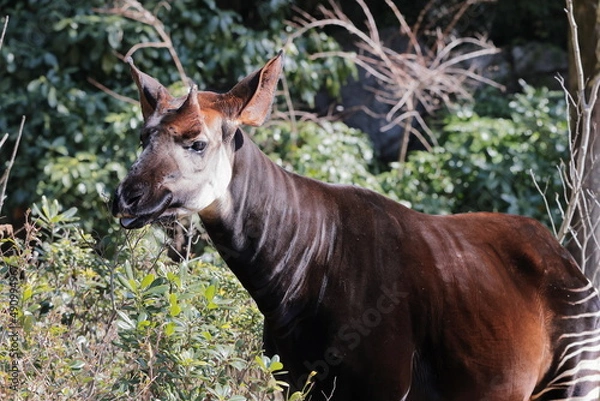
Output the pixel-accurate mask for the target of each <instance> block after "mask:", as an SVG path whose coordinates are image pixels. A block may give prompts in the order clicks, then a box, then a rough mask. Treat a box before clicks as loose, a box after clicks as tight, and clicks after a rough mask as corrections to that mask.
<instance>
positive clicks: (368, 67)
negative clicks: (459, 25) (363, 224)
mask: <svg viewBox="0 0 600 401" xmlns="http://www.w3.org/2000/svg"><path fill="white" fill-rule="evenodd" d="M355 1H356V3H357V4H358V5H359V6H360V7H361V9H362V12H363V14H364V16H365V21H364V24H365V26H366V28H365V29H360V28H358V27H357V26H356V25H355V24H354V22H353V21H352V20H351V19H350V18H349V17H348V16H347V15H346V14H344V13H343V11H342V10H341V8H340V6H339V5H338V4H337V3H335V2H334V1H333V0H330V2H329V5H330V7H329V8H325V7H320V8H319V10H320V12H321V13H322V15H323V17H322V18H320V19H317V18H315V17H312V16H310V15H308V14H306V13H299V15H298V16H297V17H296V19H295V20H294V22H293V23H295V28H296V31H295V32H294V33H293V34H292V35H291V36H290V37H289V39H288V41H293V40H294V39H295V38H297V37H298V36H300V35H303V34H304V33H305V32H307V31H308V30H310V29H314V28H323V27H327V26H338V27H341V28H343V29H344V30H346V31H347V32H348V33H349V34H350V35H351V36H353V37H354V38H355V40H356V47H357V49H358V54H355V53H349V52H343V51H338V52H326V53H317V54H315V55H313V57H329V56H337V57H343V58H346V59H348V60H351V61H353V62H354V63H355V64H356V65H358V66H360V67H362V68H363V69H364V70H365V71H366V72H367V73H368V74H370V75H371V76H373V77H374V78H375V80H376V81H377V82H378V85H379V86H380V87H381V89H373V91H374V93H375V95H376V99H377V100H378V101H380V102H381V103H385V104H388V105H390V106H391V107H390V109H389V110H388V111H387V114H385V118H386V119H387V121H389V123H388V124H386V126H385V127H384V128H383V129H382V131H385V130H387V129H389V128H391V127H392V126H394V125H397V124H400V123H402V124H403V125H404V127H405V130H404V133H405V138H404V139H403V140H402V142H401V144H400V150H399V155H398V158H399V160H400V161H401V162H402V161H404V159H405V158H406V153H407V145H408V138H409V136H410V135H416V137H417V138H418V139H419V141H421V142H422V143H423V145H425V146H426V147H427V146H429V143H431V142H430V141H428V140H426V139H425V136H424V135H421V134H419V130H417V129H416V128H415V127H413V121H414V120H415V119H416V120H417V122H418V123H419V124H418V126H419V127H420V130H422V131H424V132H425V133H426V134H427V136H429V138H430V140H431V141H433V142H434V143H435V138H434V136H433V133H432V132H431V130H430V129H429V128H428V127H427V124H426V123H425V122H424V120H423V119H422V118H421V116H420V115H419V113H418V111H417V109H418V108H419V107H422V108H423V109H424V110H425V111H426V112H427V113H430V114H431V113H433V112H435V111H436V110H437V109H439V108H440V107H442V106H444V105H446V106H448V105H450V104H451V102H452V101H453V99H455V98H469V97H470V93H469V91H468V90H467V89H466V85H467V84H470V83H483V84H488V85H493V86H496V87H500V88H502V86H501V85H498V84H497V83H495V82H494V81H492V80H491V79H489V78H486V77H483V76H481V75H480V74H479V73H478V72H477V71H475V69H474V68H473V67H463V66H462V65H464V63H465V62H468V61H471V60H473V59H475V58H478V57H482V56H486V55H491V54H494V53H497V52H498V49H496V48H495V47H494V46H493V45H492V44H491V43H489V42H487V40H486V39H485V38H481V37H479V38H449V39H448V38H446V37H442V36H441V35H440V34H441V31H440V30H438V33H437V35H436V36H434V43H433V44H432V43H431V41H429V42H430V43H423V44H421V43H420V42H419V41H418V39H417V38H418V37H420V35H421V36H422V33H421V32H419V31H417V30H416V29H415V28H411V27H410V26H409V25H408V24H407V22H406V20H405V18H404V16H403V15H402V13H401V12H400V11H399V10H398V8H397V7H396V5H395V4H394V2H393V1H391V0H385V2H386V4H387V6H388V7H389V8H390V10H391V11H392V12H393V14H394V16H395V17H396V19H397V22H398V24H399V26H400V30H399V32H400V34H401V35H403V36H405V37H406V38H407V40H408V45H409V46H408V49H407V50H405V51H404V52H399V51H396V50H394V49H391V48H390V47H388V46H387V45H386V44H385V43H383V42H382V40H381V37H380V33H379V31H378V27H377V25H376V23H375V19H374V18H373V15H372V13H371V11H370V10H369V8H368V7H367V3H366V2H365V1H364V0H355ZM484 1H489V0H466V1H464V2H463V3H461V4H460V9H459V11H460V12H459V15H458V16H455V18H454V19H453V20H452V22H451V25H450V26H449V27H448V29H453V24H456V22H457V20H458V19H459V18H460V16H462V15H463V14H465V13H466V11H467V9H468V8H469V7H470V6H472V5H474V4H476V3H480V2H484ZM432 2H433V1H430V2H429V3H428V7H431V4H432ZM419 18H420V20H419V21H418V23H417V24H416V26H417V27H419V26H421V22H422V19H423V18H424V15H423V14H422V15H421V16H420V17H419Z"/></svg>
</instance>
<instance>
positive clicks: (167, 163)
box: [112, 52, 283, 228]
mask: <svg viewBox="0 0 600 401" xmlns="http://www.w3.org/2000/svg"><path fill="white" fill-rule="evenodd" d="M129 63H130V65H131V71H132V75H133V79H134V81H135V83H136V84H137V87H138V90H139V96H140V104H141V108H142V114H143V117H144V126H143V128H142V130H141V135H140V139H141V143H142V148H143V150H142V153H141V154H140V156H139V157H138V159H137V161H136V162H135V163H134V164H133V166H132V167H131V169H130V171H129V174H128V175H127V177H126V178H125V180H123V182H121V184H120V185H119V187H118V188H117V190H116V192H115V198H114V202H113V208H112V212H113V214H114V215H115V216H116V217H119V218H120V222H121V225H122V226H123V227H125V228H140V227H142V226H144V225H146V224H149V223H151V222H153V221H156V220H159V219H164V218H174V217H177V216H183V215H190V214H194V213H198V212H200V211H202V210H204V209H205V208H207V207H209V206H211V205H213V204H215V202H216V201H226V194H227V187H228V185H229V182H230V180H231V176H232V167H233V157H234V150H235V143H234V141H233V138H234V134H235V132H236V131H237V130H238V128H239V126H240V125H242V124H247V125H252V126H259V125H261V124H262V123H263V122H264V121H265V120H266V119H267V117H268V115H269V112H270V109H271V103H272V101H273V97H274V93H275V89H276V87H277V82H278V80H279V76H280V74H281V70H282V64H283V56H282V53H281V52H280V53H279V54H278V55H277V56H276V57H275V58H273V59H271V60H270V61H269V62H268V63H267V64H266V65H265V66H264V67H263V68H262V69H260V70H258V71H256V72H254V73H252V74H250V75H249V76H247V77H246V78H244V79H243V80H241V81H240V82H239V83H238V84H236V85H235V86H234V87H233V88H232V89H231V90H230V91H229V92H227V93H224V94H218V93H214V92H199V91H198V90H197V87H196V86H195V85H194V86H193V87H192V88H191V90H190V91H189V93H188V95H187V96H183V97H179V98H175V97H173V96H171V94H169V92H168V91H167V89H166V88H165V87H164V86H163V85H161V84H160V83H159V82H158V81H157V80H156V79H154V78H152V77H150V76H149V75H147V74H145V73H143V72H141V71H140V70H138V69H137V68H136V67H135V65H134V64H133V62H132V61H131V59H130V60H129Z"/></svg>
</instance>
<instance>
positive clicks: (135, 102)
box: [87, 77, 139, 104]
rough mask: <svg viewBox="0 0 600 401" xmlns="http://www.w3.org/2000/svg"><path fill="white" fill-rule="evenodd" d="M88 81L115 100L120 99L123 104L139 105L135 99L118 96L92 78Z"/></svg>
mask: <svg viewBox="0 0 600 401" xmlns="http://www.w3.org/2000/svg"><path fill="white" fill-rule="evenodd" d="M87 81H88V82H89V83H91V84H92V85H94V86H95V87H96V88H98V89H100V90H101V91H103V92H106V93H108V94H109V95H111V96H112V97H114V98H115V99H118V100H120V101H122V102H127V103H131V104H138V103H139V102H138V101H137V100H135V99H132V98H130V97H127V96H123V95H120V94H118V93H117V92H115V91H113V90H111V89H109V88H107V87H106V86H104V85H102V84H101V83H100V82H98V81H96V80H95V79H94V78H92V77H88V78H87Z"/></svg>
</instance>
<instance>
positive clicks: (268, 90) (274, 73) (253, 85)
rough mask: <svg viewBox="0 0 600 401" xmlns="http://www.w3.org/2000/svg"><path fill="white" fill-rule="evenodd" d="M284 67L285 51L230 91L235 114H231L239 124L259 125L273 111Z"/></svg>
mask: <svg viewBox="0 0 600 401" xmlns="http://www.w3.org/2000/svg"><path fill="white" fill-rule="evenodd" d="M282 69H283V52H282V51H280V52H279V54H278V55H277V56H275V57H274V58H272V59H271V60H269V62H268V63H267V64H266V65H265V66H264V67H263V68H261V69H260V70H258V71H255V72H253V73H252V74H250V75H248V76H247V77H246V78H244V79H242V80H241V81H240V82H238V83H237V84H236V85H235V86H234V87H233V88H232V89H231V90H230V91H229V93H228V95H230V96H232V97H233V99H232V100H233V101H234V102H235V103H236V105H234V107H233V109H234V114H235V113H237V115H233V116H231V117H232V118H233V119H234V120H235V121H236V122H237V123H238V124H246V125H252V126H255V127H257V126H259V125H262V123H264V122H265V120H266V119H267V117H268V116H269V113H270V112H271V104H272V103H273V99H274V97H275V89H277V82H278V81H279V77H280V75H281V70H282Z"/></svg>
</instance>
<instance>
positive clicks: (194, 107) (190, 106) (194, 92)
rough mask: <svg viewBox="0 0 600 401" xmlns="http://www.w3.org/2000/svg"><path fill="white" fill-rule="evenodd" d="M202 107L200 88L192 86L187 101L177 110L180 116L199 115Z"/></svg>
mask: <svg viewBox="0 0 600 401" xmlns="http://www.w3.org/2000/svg"><path fill="white" fill-rule="evenodd" d="M199 108H200V105H199V104H198V86H197V85H196V84H192V86H191V88H190V91H189V92H188V95H187V97H186V98H185V101H184V102H183V104H182V105H181V107H179V109H178V110H177V113H178V114H187V113H197V112H198V109H199Z"/></svg>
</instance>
